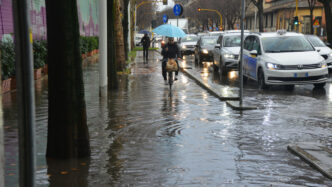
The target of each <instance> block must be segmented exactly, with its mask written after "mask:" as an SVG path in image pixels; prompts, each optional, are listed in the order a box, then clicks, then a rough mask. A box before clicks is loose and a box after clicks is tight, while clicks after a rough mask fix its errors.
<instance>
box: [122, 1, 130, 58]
mask: <svg viewBox="0 0 332 187" xmlns="http://www.w3.org/2000/svg"><path fill="white" fill-rule="evenodd" d="M129 2H130V0H123V4H124V10H123V16H124V17H123V21H122V26H123V39H124V47H125V55H126V60H128V52H129V47H128V31H129V27H128V26H129V23H128V18H129V17H128V12H129V11H130V10H128V6H129Z"/></svg>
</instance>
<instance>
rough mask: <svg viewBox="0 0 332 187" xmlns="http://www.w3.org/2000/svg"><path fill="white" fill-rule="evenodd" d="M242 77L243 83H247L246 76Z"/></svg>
mask: <svg viewBox="0 0 332 187" xmlns="http://www.w3.org/2000/svg"><path fill="white" fill-rule="evenodd" d="M242 77H243V83H247V82H248V77H246V76H244V75H243V76H242Z"/></svg>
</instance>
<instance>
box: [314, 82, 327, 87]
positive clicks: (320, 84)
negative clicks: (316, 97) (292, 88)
mask: <svg viewBox="0 0 332 187" xmlns="http://www.w3.org/2000/svg"><path fill="white" fill-rule="evenodd" d="M325 84H326V83H325V82H323V83H317V84H314V86H315V88H324V86H325Z"/></svg>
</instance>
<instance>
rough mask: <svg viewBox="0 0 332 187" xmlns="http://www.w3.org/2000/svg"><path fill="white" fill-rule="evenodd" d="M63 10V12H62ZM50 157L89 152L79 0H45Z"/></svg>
mask: <svg viewBox="0 0 332 187" xmlns="http://www.w3.org/2000/svg"><path fill="white" fill-rule="evenodd" d="M59 10H61V11H59ZM46 19H47V23H48V24H47V41H48V67H49V75H48V82H49V83H48V86H49V90H48V101H49V103H48V104H49V111H48V115H49V117H48V137H47V153H46V156H47V157H49V158H78V157H87V156H89V155H90V144H89V132H88V127H87V122H86V105H85V100H84V85H83V72H82V59H81V54H80V49H79V46H80V45H79V37H80V36H79V22H78V13H77V3H76V0H57V1H54V0H46Z"/></svg>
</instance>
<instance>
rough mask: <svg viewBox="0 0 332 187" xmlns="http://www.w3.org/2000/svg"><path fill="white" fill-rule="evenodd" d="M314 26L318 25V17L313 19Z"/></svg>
mask: <svg viewBox="0 0 332 187" xmlns="http://www.w3.org/2000/svg"><path fill="white" fill-rule="evenodd" d="M314 26H318V27H319V20H318V19H315V21H314Z"/></svg>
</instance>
